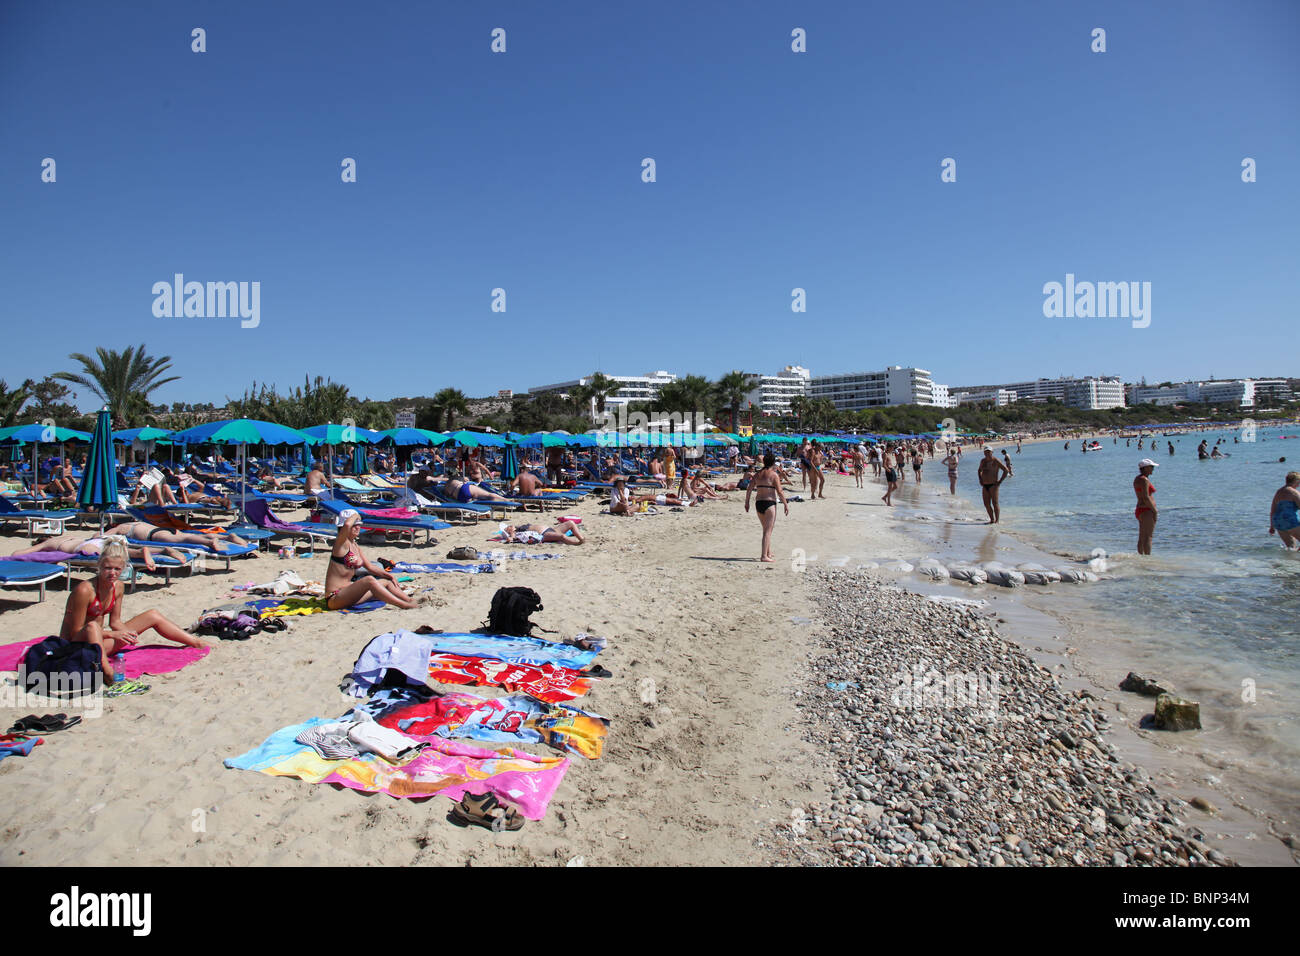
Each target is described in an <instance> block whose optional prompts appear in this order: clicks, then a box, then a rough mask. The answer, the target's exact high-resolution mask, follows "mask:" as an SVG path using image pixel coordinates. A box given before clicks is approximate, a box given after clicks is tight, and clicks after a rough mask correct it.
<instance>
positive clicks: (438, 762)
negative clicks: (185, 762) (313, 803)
mask: <svg viewBox="0 0 1300 956" xmlns="http://www.w3.org/2000/svg"><path fill="white" fill-rule="evenodd" d="M335 722H336V721H334V720H332V719H331V718H328V717H313V718H312V719H311V720H308V721H306V722H304V723H301V724H294V725H293V726H291V727H284V728H282V729H280V730H277V731H276V732H275V733H274V734H272V735H271V736H270V737H268V738H267V739H266V741H265V742H264V743H263V744H262V745H261V746H260V747H256V748H254V749H253V750H250V751H248V753H245V754H241V755H240V756H238V757H231V758H229V759H227V760H226V761H225V765H226V766H227V767H229V768H231V769H233V770H253V771H256V772H258V773H265V774H270V775H271V776H275V777H297V778H299V779H300V780H306V781H307V782H308V783H327V784H337V785H339V786H342V787H348V788H349V789H352V790H360V791H362V792H363V793H386V794H388V795H389V796H390V797H427V796H430V795H432V794H442V795H443V796H445V797H449V798H450V799H451V800H453V801H459V800H460V799H461V797H463V796H465V794H467V793H468V794H475V795H479V794H484V793H491V794H493V795H494V796H495V797H496V798H497V799H498V800H500V801H501V802H502V803H507V804H510V805H511V806H515V807H518V808H519V811H520V812H521V813H522V814H523V815H524V816H525V817H527V818H528V819H529V820H540V819H542V818H543V817H544V816H545V815H546V807H547V805H548V804H549V803H550V801H551V797H553V796H554V795H555V791H556V789H557V788H558V787H559V785H560V781H561V780H563V779H564V774H565V772H566V771H567V770H568V769H569V760H568V758H567V757H534V756H532V755H531V754H527V753H523V752H522V751H519V750H514V749H510V748H503V749H501V750H485V749H483V748H481V747H472V746H469V745H467V744H460V743H455V742H453V741H450V740H441V739H437V740H433V741H430V742H428V743H426V744H425V746H424V747H423V748H422V749H421V750H420V752H419V753H417V754H415V756H413V757H409V758H406V759H404V760H400V761H398V762H397V763H389V762H388V761H386V760H384V759H382V758H380V757H377V756H374V755H373V754H371V755H368V756H366V757H362V758H359V759H356V760H341V761H340V760H325V759H323V758H321V757H320V756H319V755H318V754H317V753H316V752H315V751H314V750H312V748H311V747H309V746H307V745H306V744H300V743H298V742H297V740H296V739H295V738H297V736H298V735H299V734H301V733H303V732H304V731H308V730H310V729H312V728H313V727H315V726H318V725H320V724H330V723H335Z"/></svg>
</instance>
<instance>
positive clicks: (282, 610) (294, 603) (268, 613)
mask: <svg viewBox="0 0 1300 956" xmlns="http://www.w3.org/2000/svg"><path fill="white" fill-rule="evenodd" d="M327 601H328V599H327V598H323V597H318V598H280V599H277V598H266V599H264V600H257V601H249V602H248V607H250V608H252V609H253V613H255V614H256V615H257V616H258V617H291V616H295V615H303V614H324V613H326V612H329V611H330V609H329V608H328V607H326V603H327ZM383 606H384V602H383V601H362V602H361V603H360V604H354V605H352V606H351V607H345V608H340V609H339V610H337V611H332V612H330V613H333V614H364V613H365V612H366V611H378V610H379V609H380V608H381V607H383Z"/></svg>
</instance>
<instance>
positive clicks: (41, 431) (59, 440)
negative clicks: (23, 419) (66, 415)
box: [0, 422, 90, 487]
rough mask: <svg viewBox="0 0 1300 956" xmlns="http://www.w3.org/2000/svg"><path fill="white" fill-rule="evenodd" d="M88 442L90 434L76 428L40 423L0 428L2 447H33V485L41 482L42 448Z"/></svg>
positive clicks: (0, 443)
mask: <svg viewBox="0 0 1300 956" xmlns="http://www.w3.org/2000/svg"><path fill="white" fill-rule="evenodd" d="M70 441H71V442H88V441H90V433H89V432H82V431H77V430H76V429H75V428H59V427H57V426H54V425H42V424H40V423H39V422H37V423H33V424H31V425H13V426H10V427H9V428H0V445H11V446H13V447H17V446H19V445H31V446H32V484H33V487H34V486H35V483H36V482H37V481H39V480H40V463H39V461H38V459H37V456H38V454H39V450H40V446H41V445H42V444H45V445H62V444H63V443H64V442H70Z"/></svg>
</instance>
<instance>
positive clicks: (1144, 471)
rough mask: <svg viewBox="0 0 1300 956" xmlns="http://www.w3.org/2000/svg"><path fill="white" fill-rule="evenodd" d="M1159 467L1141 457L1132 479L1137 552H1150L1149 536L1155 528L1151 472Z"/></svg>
mask: <svg viewBox="0 0 1300 956" xmlns="http://www.w3.org/2000/svg"><path fill="white" fill-rule="evenodd" d="M1159 467H1160V466H1159V465H1157V464H1156V463H1155V462H1154V461H1152V460H1151V459H1150V458H1143V459H1142V461H1141V462H1140V463H1139V464H1138V474H1137V477H1136V478H1134V479H1133V490H1134V491H1135V492H1137V499H1138V503H1137V510H1135V511H1134V512H1133V517H1135V518H1137V522H1138V554H1150V553H1151V536H1152V535H1153V534H1155V530H1156V500H1155V498H1153V497H1151V496H1152V495H1154V494H1155V493H1156V486H1155V485H1153V484H1152V483H1151V472H1153V471H1154V470H1155V469H1157V468H1159Z"/></svg>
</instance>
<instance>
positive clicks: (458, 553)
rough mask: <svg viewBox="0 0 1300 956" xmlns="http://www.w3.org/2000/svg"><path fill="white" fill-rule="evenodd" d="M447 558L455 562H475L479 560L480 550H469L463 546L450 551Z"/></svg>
mask: <svg viewBox="0 0 1300 956" xmlns="http://www.w3.org/2000/svg"><path fill="white" fill-rule="evenodd" d="M447 557H449V558H451V559H452V560H453V561H473V560H475V559H476V558H478V549H477V548H468V547H465V546H463V545H462V546H461V547H459V548H452V549H451V550H450V551H448V552H447Z"/></svg>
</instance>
